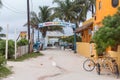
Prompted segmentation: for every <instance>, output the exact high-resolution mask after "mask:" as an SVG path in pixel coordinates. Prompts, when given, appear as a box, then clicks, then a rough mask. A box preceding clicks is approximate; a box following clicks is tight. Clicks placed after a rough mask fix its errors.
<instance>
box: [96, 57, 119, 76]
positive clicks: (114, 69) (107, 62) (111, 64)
mask: <svg viewBox="0 0 120 80" xmlns="http://www.w3.org/2000/svg"><path fill="white" fill-rule="evenodd" d="M103 68H104V69H107V70H109V71H110V72H111V73H113V74H114V75H115V76H116V78H118V77H119V69H118V64H117V62H116V60H115V59H113V58H112V57H110V56H108V55H105V56H104V57H101V58H99V59H98V62H97V63H96V71H97V73H98V75H100V74H101V69H103Z"/></svg>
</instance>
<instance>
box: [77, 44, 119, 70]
mask: <svg viewBox="0 0 120 80" xmlns="http://www.w3.org/2000/svg"><path fill="white" fill-rule="evenodd" d="M77 53H78V54H80V55H81V56H84V57H90V44H89V43H86V42H77ZM92 54H93V55H95V57H96V58H97V55H96V50H95V45H94V43H92ZM108 54H110V56H111V57H113V58H114V59H115V60H116V61H117V63H118V65H119V69H120V46H118V50H117V52H115V51H108Z"/></svg>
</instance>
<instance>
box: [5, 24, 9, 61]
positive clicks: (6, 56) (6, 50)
mask: <svg viewBox="0 0 120 80" xmlns="http://www.w3.org/2000/svg"><path fill="white" fill-rule="evenodd" d="M8 27H9V25H8V24H7V31H6V49H5V59H6V60H7V59H8Z"/></svg>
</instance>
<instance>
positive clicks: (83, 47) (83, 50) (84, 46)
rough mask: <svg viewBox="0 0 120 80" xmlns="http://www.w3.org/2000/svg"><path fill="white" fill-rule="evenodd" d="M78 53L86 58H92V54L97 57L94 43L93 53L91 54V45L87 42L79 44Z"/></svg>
mask: <svg viewBox="0 0 120 80" xmlns="http://www.w3.org/2000/svg"><path fill="white" fill-rule="evenodd" d="M77 53H78V54H80V55H82V56H84V57H90V55H91V54H94V55H95V56H96V50H95V47H94V44H93V43H92V52H90V44H89V43H87V42H77Z"/></svg>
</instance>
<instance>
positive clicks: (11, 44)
mask: <svg viewBox="0 0 120 80" xmlns="http://www.w3.org/2000/svg"><path fill="white" fill-rule="evenodd" d="M5 47H6V42H5V40H0V53H1V54H2V55H5ZM13 54H14V41H13V40H9V41H8V58H12V57H13Z"/></svg>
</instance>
